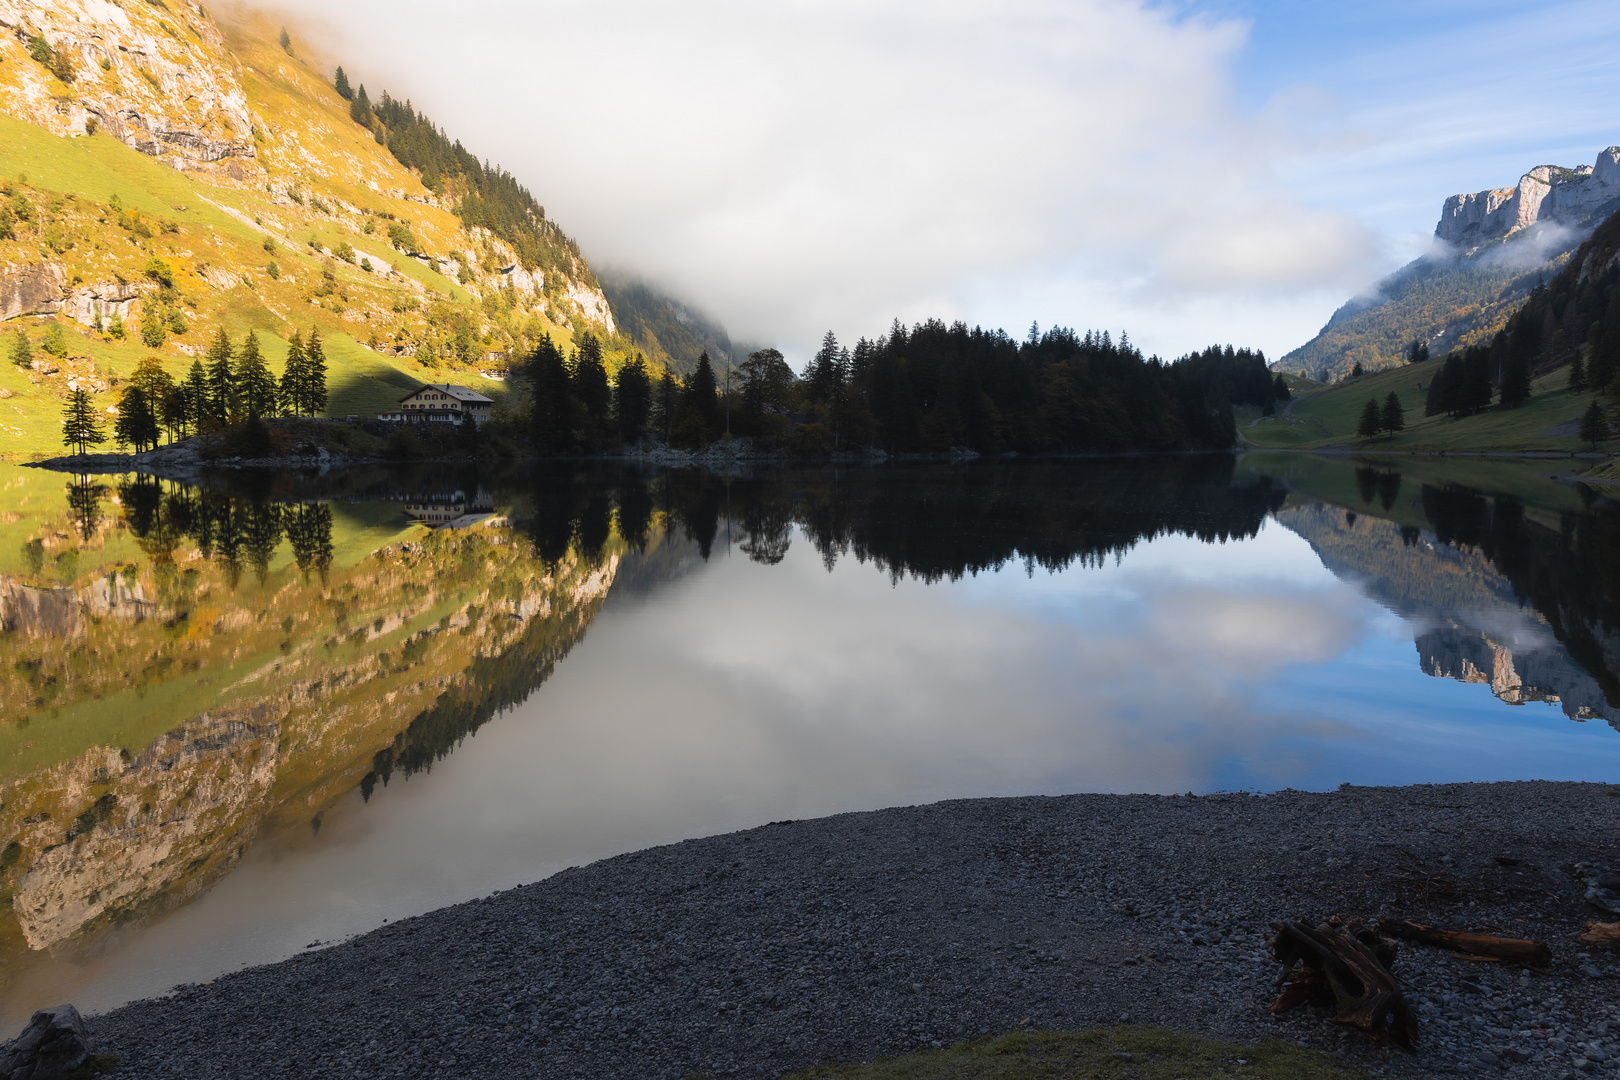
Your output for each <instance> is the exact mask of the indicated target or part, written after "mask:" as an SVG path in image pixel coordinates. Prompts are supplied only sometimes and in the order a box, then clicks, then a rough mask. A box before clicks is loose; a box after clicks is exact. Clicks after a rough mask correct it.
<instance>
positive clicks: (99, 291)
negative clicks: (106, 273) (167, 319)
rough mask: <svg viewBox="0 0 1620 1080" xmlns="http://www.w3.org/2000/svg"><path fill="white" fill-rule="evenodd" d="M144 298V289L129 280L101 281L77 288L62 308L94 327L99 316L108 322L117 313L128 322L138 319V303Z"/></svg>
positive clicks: (73, 316)
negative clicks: (136, 317) (142, 294)
mask: <svg viewBox="0 0 1620 1080" xmlns="http://www.w3.org/2000/svg"><path fill="white" fill-rule="evenodd" d="M140 297H141V290H140V289H139V288H137V287H136V286H134V285H131V284H129V283H127V282H123V281H98V282H96V283H95V284H94V285H81V286H79V287H78V288H77V289H74V290H73V292H72V294H71V295H69V296H68V298H67V300H66V302H65V303H64V304H63V305H62V311H63V312H65V313H66V314H67V315H68V316H69V317H70V318H72V319H73V320H74V321H75V322H79V323H82V324H83V325H85V326H93V325H94V324H95V321H96V319H97V318H100V319H101V322H102V325H106V324H107V323H109V322H111V321H112V318H113V316H114V315H116V316H118V317H119V318H121V319H123V320H124V321H125V322H128V321H130V320H131V319H132V318H134V314H135V302H136V301H137V300H139V299H140Z"/></svg>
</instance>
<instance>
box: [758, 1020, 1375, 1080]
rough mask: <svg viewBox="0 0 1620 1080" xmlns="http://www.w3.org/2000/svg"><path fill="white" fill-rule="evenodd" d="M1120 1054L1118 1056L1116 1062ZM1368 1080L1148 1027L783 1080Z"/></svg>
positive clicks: (1032, 1036) (927, 1055) (1307, 1060)
mask: <svg viewBox="0 0 1620 1080" xmlns="http://www.w3.org/2000/svg"><path fill="white" fill-rule="evenodd" d="M1122 1055H1123V1056H1122ZM1227 1076H1245V1077H1254V1078H1255V1080H1368V1078H1369V1074H1367V1073H1365V1072H1362V1071H1360V1070H1356V1069H1346V1068H1343V1067H1342V1066H1340V1065H1338V1064H1336V1063H1335V1062H1334V1060H1333V1059H1332V1058H1331V1057H1329V1056H1328V1055H1327V1054H1324V1053H1322V1052H1320V1051H1317V1050H1308V1049H1306V1048H1304V1047H1301V1046H1296V1045H1292V1044H1288V1043H1281V1042H1267V1043H1262V1044H1260V1045H1258V1046H1243V1045H1239V1044H1237V1043H1229V1042H1223V1041H1220V1040H1218V1039H1206V1038H1201V1037H1199V1036H1197V1035H1187V1034H1183V1033H1181V1032H1178V1031H1168V1030H1166V1029H1164V1028H1151V1027H1117V1028H1113V1029H1112V1030H1098V1031H1086V1032H1063V1031H1055V1032H1046V1031H1037V1032H1028V1033H1022V1032H1020V1033H1015V1034H1012V1035H1003V1036H1001V1037H1000V1038H985V1039H978V1040H976V1041H974V1042H970V1043H962V1044H960V1045H958V1046H953V1047H949V1048H947V1049H944V1050H928V1051H923V1052H922V1053H917V1054H907V1055H905V1056H903V1057H895V1058H887V1059H885V1060H882V1061H878V1062H876V1063H874V1064H871V1065H838V1066H816V1067H815V1068H811V1069H805V1070H803V1071H801V1072H796V1073H793V1074H791V1076H790V1077H788V1078H786V1080H823V1078H829V1077H836V1078H838V1080H1048V1078H1050V1080H1078V1078H1080V1077H1107V1078H1109V1080H1114V1078H1118V1080H1193V1078H1195V1077H1196V1078H1200V1080H1202V1078H1205V1077H1210V1078H1213V1077H1227Z"/></svg>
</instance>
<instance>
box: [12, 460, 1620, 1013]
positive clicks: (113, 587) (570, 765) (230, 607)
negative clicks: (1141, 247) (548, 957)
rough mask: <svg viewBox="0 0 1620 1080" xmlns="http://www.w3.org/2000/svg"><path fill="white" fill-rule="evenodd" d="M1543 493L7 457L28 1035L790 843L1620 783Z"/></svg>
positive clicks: (1211, 470) (1265, 464)
mask: <svg viewBox="0 0 1620 1080" xmlns="http://www.w3.org/2000/svg"><path fill="white" fill-rule="evenodd" d="M1551 472H1552V465H1551V464H1550V463H1546V462H1519V461H1495V462H1492V461H1486V460H1483V459H1427V458H1408V459H1399V460H1397V459H1387V460H1376V459H1350V458H1316V457H1310V456H1306V455H1295V454H1269V455H1268V454H1249V455H1247V456H1244V457H1240V458H1234V457H1231V456H1227V455H1209V456H1181V457H1162V458H1146V459H1132V460H1074V461H997V462H973V463H965V464H959V465H945V464H889V465H883V466H877V467H870V468H840V469H833V468H830V467H829V468H816V469H781V470H759V471H755V472H750V473H748V474H747V475H742V476H733V477H726V476H720V475H715V474H713V473H709V472H704V471H701V470H696V469H684V470H651V469H647V470H643V469H640V468H637V467H634V466H630V465H621V464H616V463H611V464H610V463H591V464H581V465H578V466H568V467H565V466H555V467H547V468H543V469H542V468H535V469H530V470H523V469H517V468H499V469H495V468H483V469H480V468H478V467H476V466H468V467H452V466H420V467H415V468H401V469H382V468H378V469H355V470H350V471H346V472H334V473H326V474H316V473H307V474H300V473H281V474H253V475H230V474H226V475H222V476H216V477H211V478H208V479H206V480H205V481H203V482H201V483H199V484H182V483H175V482H171V481H166V480H157V479H152V478H145V477H137V476H100V477H71V476H67V475H64V474H59V473H51V472H46V471H42V470H37V469H29V468H22V467H14V466H0V492H3V499H0V626H3V630H0V900H3V901H4V906H3V907H0V1036H9V1035H11V1034H14V1033H15V1031H16V1030H18V1029H19V1028H20V1027H21V1026H22V1024H23V1023H24V1022H25V1021H26V1019H27V1017H28V1015H29V1013H30V1012H31V1011H32V1010H33V1009H35V1008H38V1007H42V1006H46V1005H51V1004H56V1003H57V1002H59V1001H69V1000H70V1001H73V1002H75V1003H76V1004H78V1005H79V1007H80V1008H81V1009H85V1010H101V1009H105V1008H109V1007H111V1006H114V1005H116V1004H119V1003H121V1002H123V1001H127V1000H130V999H133V998H136V997H144V996H149V995H152V994H157V993H162V992H163V991H165V990H167V989H168V988H169V987H171V986H173V985H175V984H177V983H183V982H190V981H196V980H204V979H208V978H211V977H213V976H215V975H217V974H220V973H222V972H224V971H228V970H231V969H233V968H237V967H240V966H242V965H244V964H259V963H265V962H269V961H274V960H278V959H282V958H285V957H287V956H289V955H292V954H294V953H297V952H299V951H301V950H303V949H305V948H307V947H311V946H313V945H316V944H324V943H327V942H331V941H335V940H341V939H342V938H344V937H345V936H348V935H352V934H357V933H362V932H365V931H367V930H371V929H373V928H375V927H377V926H379V925H380V924H381V923H383V922H384V921H385V920H392V919H398V918H401V917H405V916H410V915H413V914H418V913H421V912H423V911H427V910H430V909H433V908H436V907H440V906H442V905H445V904H450V903H455V902H457V901H461V900H466V899H469V898H472V897H475V896H481V895H485V894H487V893H489V892H491V891H493V890H497V889H503V888H508V887H511V886H514V885H517V884H520V883H524V882H529V881H533V880H536V879H538V878H541V877H544V876H546V875H548V874H551V873H553V872H556V871H558V870H560V869H563V868H565V867H568V866H572V865H578V864H582V863H585V862H589V861H591V860H595V859H599V858H602V857H604V856H609V855H614V854H617V853H621V852H624V851H629V850H634V849H638V848H643V847H647V846H649V845H654V844H663V843H669V842H673V841H678V840H681V839H683V838H689V837H696V836H703V835H708V834H713V833H717V832H723V831H728V830H733V829H739V828H744V827H750V826H755V825H759V824H763V823H766V822H769V821H773V820H782V819H789V818H807V817H816V816H821V815H827V814H836V813H840V812H845V811H855V810H868V809H873V808H877V807H883V806H893V805H901V804H911V803H922V802H931V801H937V800H941V799H951V798H963V797H977V796H996V795H1027V794H1040V793H1049V794H1059V793H1068V792H1082V791H1092V792H1161V793H1170V792H1187V791H1192V792H1200V793H1202V792H1209V791H1216V790H1226V791H1256V792H1264V791H1273V790H1278V789H1282V788H1290V787H1291V788H1306V789H1315V790H1325V789H1330V788H1334V787H1337V786H1338V785H1340V784H1345V783H1349V784H1356V785H1361V784H1414V783H1429V782H1444V781H1459V780H1477V781H1485V780H1514V779H1578V780H1597V781H1610V780H1616V779H1620V730H1617V729H1620V705H1617V704H1616V703H1620V681H1617V679H1620V621H1617V618H1616V616H1617V608H1620V503H1616V502H1615V501H1613V500H1612V499H1611V498H1610V497H1609V494H1608V490H1609V489H1601V488H1598V487H1596V486H1588V485H1585V484H1579V483H1572V482H1561V481H1558V480H1555V479H1552V478H1551V477H1550V473H1551Z"/></svg>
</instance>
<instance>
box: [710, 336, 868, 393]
mask: <svg viewBox="0 0 1620 1080" xmlns="http://www.w3.org/2000/svg"><path fill="white" fill-rule="evenodd" d="M705 355H707V354H705ZM837 380H838V338H836V337H835V336H833V332H832V331H831V330H829V331H827V333H826V334H825V335H824V336H823V337H822V339H821V348H820V349H817V350H816V355H815V357H814V358H813V359H812V360H811V361H810V370H809V371H807V372H805V379H804V381H805V389H806V390H807V391H808V392H809V395H810V400H811V401H816V402H826V401H831V400H832V397H833V392H834V383H835V382H837Z"/></svg>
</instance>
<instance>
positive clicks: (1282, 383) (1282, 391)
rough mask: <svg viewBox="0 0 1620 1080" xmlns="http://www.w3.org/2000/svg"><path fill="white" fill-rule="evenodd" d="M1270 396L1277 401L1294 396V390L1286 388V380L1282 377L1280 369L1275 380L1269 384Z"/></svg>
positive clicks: (1286, 399)
mask: <svg viewBox="0 0 1620 1080" xmlns="http://www.w3.org/2000/svg"><path fill="white" fill-rule="evenodd" d="M1271 396H1272V397H1274V398H1276V399H1277V400H1278V401H1288V400H1290V399H1292V398H1293V396H1294V392H1293V391H1292V390H1290V389H1288V380H1286V379H1284V378H1283V377H1282V372H1280V371H1279V372H1278V373H1277V378H1276V380H1275V381H1274V382H1272V384H1271Z"/></svg>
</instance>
